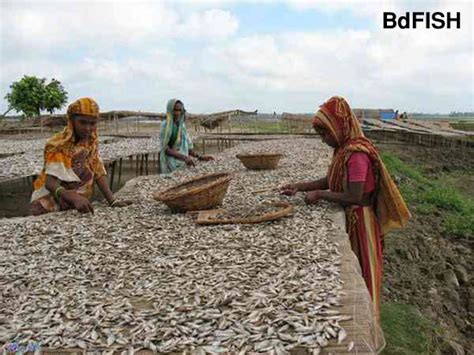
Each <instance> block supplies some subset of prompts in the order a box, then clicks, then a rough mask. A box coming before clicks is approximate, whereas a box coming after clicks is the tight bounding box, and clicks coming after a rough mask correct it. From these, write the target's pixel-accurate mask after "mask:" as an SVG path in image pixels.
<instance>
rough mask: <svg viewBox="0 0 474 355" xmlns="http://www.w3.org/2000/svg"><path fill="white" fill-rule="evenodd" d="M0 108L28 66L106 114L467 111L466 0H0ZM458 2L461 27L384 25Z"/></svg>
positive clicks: (469, 20) (473, 88)
mask: <svg viewBox="0 0 474 355" xmlns="http://www.w3.org/2000/svg"><path fill="white" fill-rule="evenodd" d="M0 3H1V7H0V22H1V25H0V28H1V33H0V35H1V44H0V96H1V100H0V111H2V112H3V111H5V109H6V106H7V104H6V101H5V100H4V99H3V97H4V96H5V94H6V93H7V92H8V89H9V88H8V87H9V85H10V84H11V82H12V81H15V80H18V79H20V78H21V77H22V76H23V75H24V74H28V75H36V76H40V77H46V78H56V79H59V80H60V81H61V82H62V83H63V84H64V86H65V88H66V90H67V91H68V93H69V100H70V101H72V100H74V99H76V98H78V97H82V96H91V97H93V98H95V99H96V100H97V101H98V103H99V105H100V106H101V109H102V110H110V109H130V110H138V109H140V110H151V111H164V110H165V106H166V101H167V100H168V99H169V98H172V97H177V98H181V99H182V100H183V101H184V103H185V105H186V107H187V109H188V111H190V112H214V111H220V110H226V109H234V108H241V109H244V110H255V109H258V110H259V111H261V112H273V111H277V112H282V111H289V112H313V111H315V110H316V109H317V107H318V106H319V105H320V104H321V103H322V102H323V101H324V100H325V99H327V98H329V97H330V96H332V95H342V96H345V97H346V98H347V99H348V101H349V103H350V104H351V106H352V107H373V108H394V109H399V110H400V111H423V112H432V113H434V112H450V111H454V110H455V111H474V108H473V102H474V68H473V67H474V63H473V61H474V55H473V43H474V41H473V17H474V14H473V6H472V2H471V1H469V0H461V1H446V0H440V1H436V0H433V1H431V0H430V1H399V0H390V1H383V0H382V1H367V0H366V1H357V0H354V1H350V0H342V1H341V0H332V1H317V0H314V1H296V0H295V1H291V0H286V1H283V0H282V1H212V0H203V1H199V0H198V1H192V2H191V1H173V2H171V1H156V0H155V1H113V2H112V1H91V0H89V1H48V2H45V1H30V2H23V1H18V0H14V1H6V0H0ZM414 10H416V11H431V12H433V11H443V12H446V11H453V12H456V11H460V12H461V29H444V30H435V29H430V30H426V29H416V30H388V29H383V28H382V14H383V11H395V12H397V13H404V12H405V11H414Z"/></svg>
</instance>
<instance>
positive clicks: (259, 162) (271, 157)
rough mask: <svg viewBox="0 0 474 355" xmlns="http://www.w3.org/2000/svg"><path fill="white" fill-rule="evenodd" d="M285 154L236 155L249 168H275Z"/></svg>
mask: <svg viewBox="0 0 474 355" xmlns="http://www.w3.org/2000/svg"><path fill="white" fill-rule="evenodd" d="M282 156H283V154H279V153H278V154H237V155H236V157H237V158H238V159H239V160H240V161H241V162H242V164H244V166H245V167H246V168H247V169H251V170H265V169H275V168H276V167H277V166H278V163H279V162H280V159H281V157H282Z"/></svg>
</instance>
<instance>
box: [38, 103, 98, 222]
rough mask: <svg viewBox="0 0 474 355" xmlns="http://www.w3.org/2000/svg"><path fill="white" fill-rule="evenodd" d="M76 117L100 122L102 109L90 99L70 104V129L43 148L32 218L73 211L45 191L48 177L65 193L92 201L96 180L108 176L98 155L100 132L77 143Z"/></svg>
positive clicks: (68, 115) (59, 134)
mask: <svg viewBox="0 0 474 355" xmlns="http://www.w3.org/2000/svg"><path fill="white" fill-rule="evenodd" d="M75 114H78V115H84V116H90V117H95V118H96V119H99V106H98V105H97V103H96V102H95V101H94V100H92V99H90V98H82V99H79V100H77V101H75V102H73V103H72V104H71V105H69V107H68V110H67V120H68V124H67V126H66V127H65V128H64V130H63V131H62V132H60V133H57V134H55V135H54V136H53V137H52V138H51V139H49V140H48V142H47V143H46V147H45V149H44V166H43V169H42V171H41V173H40V175H39V176H38V178H37V179H36V180H35V182H34V184H33V188H34V191H33V194H32V196H31V205H30V209H31V214H33V215H40V214H44V213H48V212H55V211H62V210H67V209H71V208H73V206H71V205H69V204H68V203H67V202H65V201H63V200H60V201H57V200H56V199H55V198H54V196H53V194H52V193H51V192H50V191H49V190H48V189H47V188H46V178H47V175H51V176H54V177H56V178H57V179H58V180H59V183H60V185H61V186H63V187H64V188H65V189H66V190H74V191H75V192H77V193H79V194H81V195H83V196H84V197H86V198H89V199H90V198H92V195H93V191H94V181H95V180H96V179H97V178H99V177H101V176H104V175H106V170H105V168H104V164H103V162H102V160H101V158H100V156H99V143H98V142H99V140H98V138H97V132H93V133H92V135H91V137H90V138H89V139H88V140H85V141H79V142H76V138H75V135H74V126H73V122H72V120H73V115H75Z"/></svg>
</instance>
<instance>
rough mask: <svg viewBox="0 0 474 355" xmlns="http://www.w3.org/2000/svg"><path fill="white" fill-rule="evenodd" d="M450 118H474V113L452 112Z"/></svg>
mask: <svg viewBox="0 0 474 355" xmlns="http://www.w3.org/2000/svg"><path fill="white" fill-rule="evenodd" d="M449 117H474V111H470V112H456V111H451V113H450V114H449Z"/></svg>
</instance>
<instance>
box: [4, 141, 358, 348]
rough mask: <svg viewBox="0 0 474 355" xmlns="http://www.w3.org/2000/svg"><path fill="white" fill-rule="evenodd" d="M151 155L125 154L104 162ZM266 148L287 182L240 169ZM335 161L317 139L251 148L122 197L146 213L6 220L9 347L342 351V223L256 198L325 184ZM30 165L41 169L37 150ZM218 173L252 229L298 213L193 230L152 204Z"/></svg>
mask: <svg viewBox="0 0 474 355" xmlns="http://www.w3.org/2000/svg"><path fill="white" fill-rule="evenodd" d="M132 141H133V140H132ZM153 144H156V141H155V142H153V143H151V142H146V140H141V143H138V142H137V143H133V142H131V141H129V140H126V141H118V142H116V143H111V144H107V145H105V146H104V147H101V153H102V156H103V157H106V156H108V157H111V156H113V154H116V153H118V152H121V151H125V150H126V149H131V150H133V149H135V148H136V149H145V148H146V149H152V148H153ZM114 146H115V148H114ZM262 146H263V147H264V148H265V149H268V150H278V151H285V157H284V158H283V159H282V161H281V164H280V167H279V169H277V170H269V171H265V172H262V171H249V170H244V169H242V167H241V163H240V161H239V160H237V159H236V158H235V154H236V153H238V152H240V151H245V152H252V150H255V151H261V150H262ZM127 147H128V148H127ZM114 149H115V150H114ZM153 149H154V148H153ZM325 149H326V148H324V147H323V146H322V145H321V143H320V142H319V141H317V140H313V139H301V140H299V141H298V143H297V144H295V141H294V140H276V141H269V142H265V143H261V142H258V143H250V144H246V145H243V146H237V147H235V148H232V149H230V150H228V151H225V152H224V153H222V154H221V155H219V156H217V159H216V161H214V162H209V163H207V164H202V165H198V166H197V167H196V168H195V169H194V170H179V171H177V172H175V173H173V175H172V179H170V178H166V177H164V176H146V177H140V178H137V179H136V180H133V181H130V182H129V183H128V184H127V185H126V187H125V188H124V189H123V190H122V191H121V192H120V195H121V196H123V197H125V198H131V199H135V200H136V201H137V202H136V203H135V204H134V205H132V206H129V207H127V208H124V209H110V208H101V207H98V208H96V211H95V214H94V215H91V216H84V215H80V214H79V213H78V212H76V211H67V212H62V213H56V214H50V215H44V216H39V217H35V218H31V217H28V218H21V219H15V220H0V243H1V245H2V248H1V249H0V273H1V275H3V278H2V280H1V281H0V290H1V295H2V297H0V308H1V309H5V310H8V311H6V312H4V314H2V316H1V318H0V340H2V341H3V342H7V341H10V340H12V339H36V340H37V341H38V342H40V343H41V344H42V345H44V346H48V347H49V346H53V347H59V348H64V347H79V348H81V349H84V350H87V351H91V352H92V351H112V350H114V351H117V352H122V353H123V352H125V353H127V354H132V353H133V352H134V351H135V349H137V351H138V349H141V348H146V349H150V350H152V351H158V352H185V351H186V352H187V353H189V352H192V353H193V354H204V353H224V352H226V353H250V352H254V351H262V352H264V351H266V352H272V353H275V354H287V353H288V352H289V351H291V350H292V349H294V348H296V347H298V346H303V347H305V348H307V349H309V350H310V351H312V352H313V353H317V352H318V351H319V349H320V348H321V347H325V346H327V345H328V343H329V341H328V340H329V339H335V340H337V341H339V342H342V341H343V340H344V339H345V338H346V337H347V334H346V332H345V331H344V329H343V328H342V326H341V324H339V322H342V321H343V320H347V319H349V318H350V317H349V316H347V315H344V314H341V312H342V311H341V308H340V307H337V306H339V305H340V304H341V298H340V295H341V293H342V291H341V288H342V285H343V283H342V281H341V278H340V273H341V270H340V265H341V255H340V252H339V246H338V244H337V243H336V241H335V238H334V236H335V233H338V231H339V228H340V226H339V225H337V224H334V219H333V218H332V217H331V215H332V214H334V213H335V212H336V211H337V209H336V208H335V207H334V206H332V205H330V204H325V203H321V204H318V205H315V206H306V205H305V206H304V208H303V204H304V201H303V198H302V196H296V197H292V198H288V197H286V196H280V195H278V194H273V195H271V194H267V195H266V196H262V195H257V194H253V193H252V192H251V191H253V190H255V189H257V188H259V187H262V186H279V185H281V184H282V183H283V182H288V181H296V180H301V179H307V178H308V176H318V175H322V174H323V173H324V172H325V171H326V168H327V164H328V159H329V151H327V150H325ZM33 153H34V154H37V158H38V159H39V160H38V162H39V161H40V160H41V159H42V157H41V154H42V153H41V150H38V151H37V152H36V153H35V152H32V153H31V154H32V156H33V155H34V154H33ZM108 154H110V155H108ZM23 158H24V157H23ZM5 159H8V158H5ZM5 159H3V160H5ZM1 168H2V165H1V163H0V171H1ZM222 170H226V171H234V179H233V181H232V184H231V185H230V187H229V191H228V194H227V196H226V199H225V200H224V205H223V208H225V209H228V210H229V209H231V210H232V211H234V212H235V213H236V214H238V215H240V216H242V215H246V214H249V213H255V210H256V207H255V206H257V205H260V204H261V203H262V202H265V201H269V202H277V201H281V200H284V201H288V200H291V202H292V203H293V204H294V205H295V213H294V215H293V217H292V218H291V219H290V218H289V219H282V220H279V221H276V222H272V223H265V224H257V225H228V226H225V227H222V226H210V227H199V228H197V227H195V226H194V225H193V224H192V222H191V221H190V219H189V217H188V216H187V215H184V214H172V213H170V212H169V211H168V209H167V208H166V207H165V206H162V205H160V204H158V203H157V202H156V201H154V200H153V199H152V198H151V193H152V192H154V191H155V190H156V189H158V188H165V187H167V186H171V185H172V184H173V183H174V182H175V180H181V179H184V178H187V177H190V176H194V175H195V174H197V173H208V172H216V171H222ZM4 318H5V319H6V320H4Z"/></svg>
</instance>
